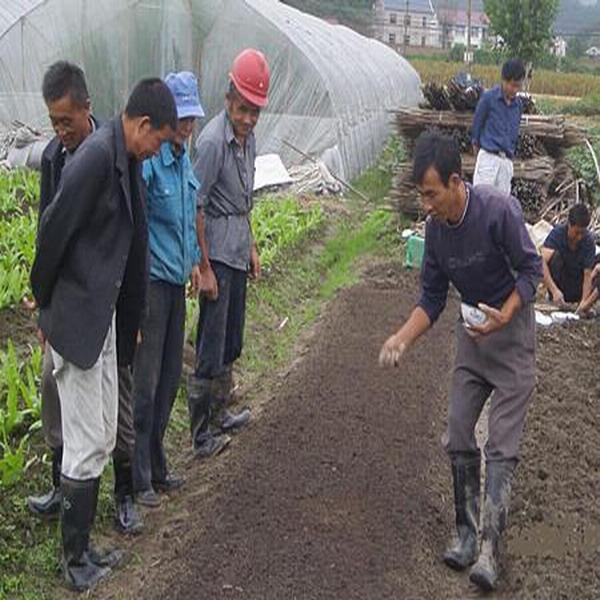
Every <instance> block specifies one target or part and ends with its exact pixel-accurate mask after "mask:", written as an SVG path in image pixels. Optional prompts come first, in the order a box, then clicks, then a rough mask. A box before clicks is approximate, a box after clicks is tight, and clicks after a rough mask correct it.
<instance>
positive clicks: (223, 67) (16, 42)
mask: <svg viewBox="0 0 600 600" xmlns="http://www.w3.org/2000/svg"><path fill="white" fill-rule="evenodd" d="M248 46H253V47H256V48H258V49H260V50H262V51H263V52H264V53H265V54H266V56H267V58H268V60H269V63H270V65H271V72H272V79H271V93H270V103H269V106H268V108H267V109H266V110H265V111H264V113H263V114H262V115H261V119H260V121H259V125H258V128H257V141H258V150H259V152H260V153H278V154H280V155H281V156H282V158H283V160H284V162H285V163H286V164H287V165H293V164H297V163H300V162H303V160H304V159H303V158H302V156H300V155H299V154H297V153H295V152H294V151H293V150H291V149H290V148H289V147H288V146H286V145H285V144H284V141H289V142H291V143H292V144H293V145H294V146H296V147H298V148H299V149H301V150H303V151H304V152H306V153H308V154H310V155H311V156H314V157H320V158H321V159H323V161H324V162H325V163H326V164H327V166H328V167H329V168H331V169H332V170H333V171H334V172H335V173H337V174H338V175H340V176H343V177H347V178H350V177H353V176H355V175H356V174H357V173H359V172H360V171H361V170H362V169H363V168H364V167H366V166H368V165H369V164H371V163H372V161H373V160H374V158H375V156H376V155H377V153H378V152H379V151H380V149H381V147H382V144H383V143H384V141H385V139H386V137H387V135H388V134H389V116H388V112H387V111H388V110H389V109H391V108H396V107H398V106H400V105H415V104H416V103H417V102H418V101H419V100H420V89H419V84H420V81H419V78H418V75H417V73H416V72H415V71H414V69H413V68H412V67H411V66H410V65H409V64H408V63H407V62H406V61H405V60H404V59H403V58H402V57H400V56H399V55H398V54H396V53H395V52H394V51H393V50H391V49H390V48H388V47H387V46H385V45H384V44H381V43H380V42H378V41H376V40H373V39H369V38H365V37H363V36H361V35H359V34H358V33H356V32H354V31H352V30H350V29H348V28H346V27H343V26H338V25H330V24H328V23H326V22H325V21H323V20H321V19H318V18H316V17H313V16H310V15H307V14H304V13H302V12H300V11H298V10H295V9H293V8H291V7H289V6H287V5H284V4H281V3H280V2H277V1H276V0H135V1H134V0H2V2H1V5H0V126H2V125H4V126H6V125H8V124H9V123H10V122H11V121H13V120H15V119H18V120H20V121H23V122H26V123H28V124H31V125H33V126H36V127H44V126H47V125H48V122H47V116H46V110H45V106H44V103H43V100H42V97H41V93H40V87H41V81H42V77H43V74H44V71H45V69H46V68H47V67H48V66H49V65H50V64H51V63H52V62H54V61H56V60H59V59H67V60H71V61H74V62H76V63H78V64H80V65H81V66H82V67H83V68H84V70H85V72H86V77H87V79H88V87H89V89H90V95H91V96H92V102H93V105H94V111H95V113H96V114H98V115H99V116H101V117H107V116H110V115H112V114H115V113H116V112H118V111H119V110H122V108H123V104H124V101H125V99H126V97H127V94H128V91H130V90H131V88H132V87H133V85H134V83H135V82H136V81H137V80H138V79H139V78H141V77H145V76H149V75H165V74H166V73H167V72H169V71H172V70H183V69H188V70H193V71H195V72H196V73H197V74H198V75H199V78H200V82H201V84H200V85H201V95H202V99H203V103H204V105H205V108H206V109H207V111H206V112H207V116H208V117H211V116H213V115H214V114H216V113H217V112H218V111H219V110H220V109H221V108H222V106H223V95H224V93H225V91H226V89H227V85H228V79H227V75H228V69H229V66H230V65H231V62H232V60H233V58H234V57H235V56H236V54H237V53H238V52H239V51H240V50H242V49H243V48H245V47H248Z"/></svg>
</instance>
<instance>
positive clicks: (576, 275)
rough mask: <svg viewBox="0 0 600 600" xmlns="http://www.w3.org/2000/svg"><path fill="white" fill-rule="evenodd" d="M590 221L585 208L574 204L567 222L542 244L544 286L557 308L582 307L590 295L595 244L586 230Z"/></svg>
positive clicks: (588, 212)
mask: <svg viewBox="0 0 600 600" xmlns="http://www.w3.org/2000/svg"><path fill="white" fill-rule="evenodd" d="M590 221H591V216H590V211H589V210H588V208H587V206H586V205H585V204H575V205H574V206H572V207H571V209H570V210H569V218H568V222H567V223H560V224H559V225H556V226H555V227H554V229H552V231H551V232H550V234H549V235H548V237H547V238H546V240H545V241H544V247H543V248H542V258H543V261H544V284H545V286H546V288H547V289H548V291H549V292H550V294H551V295H552V300H553V302H555V303H556V304H558V305H559V306H562V305H563V304H565V303H570V302H577V304H578V305H579V306H580V307H585V306H587V303H586V302H585V301H586V300H587V299H588V298H589V296H590V295H591V294H592V291H593V282H592V269H593V268H594V265H595V263H596V243H595V242H594V236H593V235H592V233H591V232H590V231H589V230H588V227H589V224H590ZM592 304H593V302H592Z"/></svg>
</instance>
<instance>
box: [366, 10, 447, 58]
mask: <svg viewBox="0 0 600 600" xmlns="http://www.w3.org/2000/svg"><path fill="white" fill-rule="evenodd" d="M374 35H375V38H377V39H378V40H380V41H381V42H384V43H385V44H387V45H388V46H391V47H392V48H394V49H395V50H397V51H398V52H405V51H406V50H407V49H408V48H441V41H440V26H439V23H438V20H437V15H436V12H435V9H434V7H433V4H432V3H431V0H376V2H375V25H374Z"/></svg>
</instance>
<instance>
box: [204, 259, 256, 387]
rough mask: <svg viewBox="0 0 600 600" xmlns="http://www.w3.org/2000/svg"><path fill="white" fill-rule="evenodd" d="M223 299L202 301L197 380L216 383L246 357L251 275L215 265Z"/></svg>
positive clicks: (216, 263) (222, 265)
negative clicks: (249, 280)
mask: <svg viewBox="0 0 600 600" xmlns="http://www.w3.org/2000/svg"><path fill="white" fill-rule="evenodd" d="M211 266H212V268H213V271H214V273H215V277H216V278H217V283H218V286H219V297H218V298H217V299H216V300H208V299H206V298H202V299H201V303H200V319H199V322H198V337H197V338H196V369H195V371H196V373H195V374H196V377H197V378H199V379H216V378H217V377H221V376H223V375H226V374H227V372H228V371H230V370H231V364H232V363H233V362H234V361H235V360H236V359H237V358H239V356H240V355H241V353H242V345H243V340H244V322H245V317H246V285H247V279H248V274H247V273H246V271H240V270H238V269H233V268H231V267H228V266H227V265H224V264H223V263H220V262H212V263H211Z"/></svg>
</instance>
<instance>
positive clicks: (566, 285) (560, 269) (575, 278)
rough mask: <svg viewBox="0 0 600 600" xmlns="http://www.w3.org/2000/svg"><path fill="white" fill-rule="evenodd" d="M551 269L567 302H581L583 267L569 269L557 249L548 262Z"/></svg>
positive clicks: (551, 273) (553, 277)
mask: <svg viewBox="0 0 600 600" xmlns="http://www.w3.org/2000/svg"><path fill="white" fill-rule="evenodd" d="M548 268H549V269H550V275H552V279H554V283H556V285H557V286H558V289H559V290H560V291H561V292H562V293H563V296H564V297H565V302H580V301H581V299H582V298H581V295H582V294H583V270H582V269H568V268H567V266H566V264H565V261H564V259H563V257H562V255H561V254H560V252H558V251H556V252H555V253H554V254H553V255H552V258H551V259H550V262H549V263H548Z"/></svg>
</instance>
